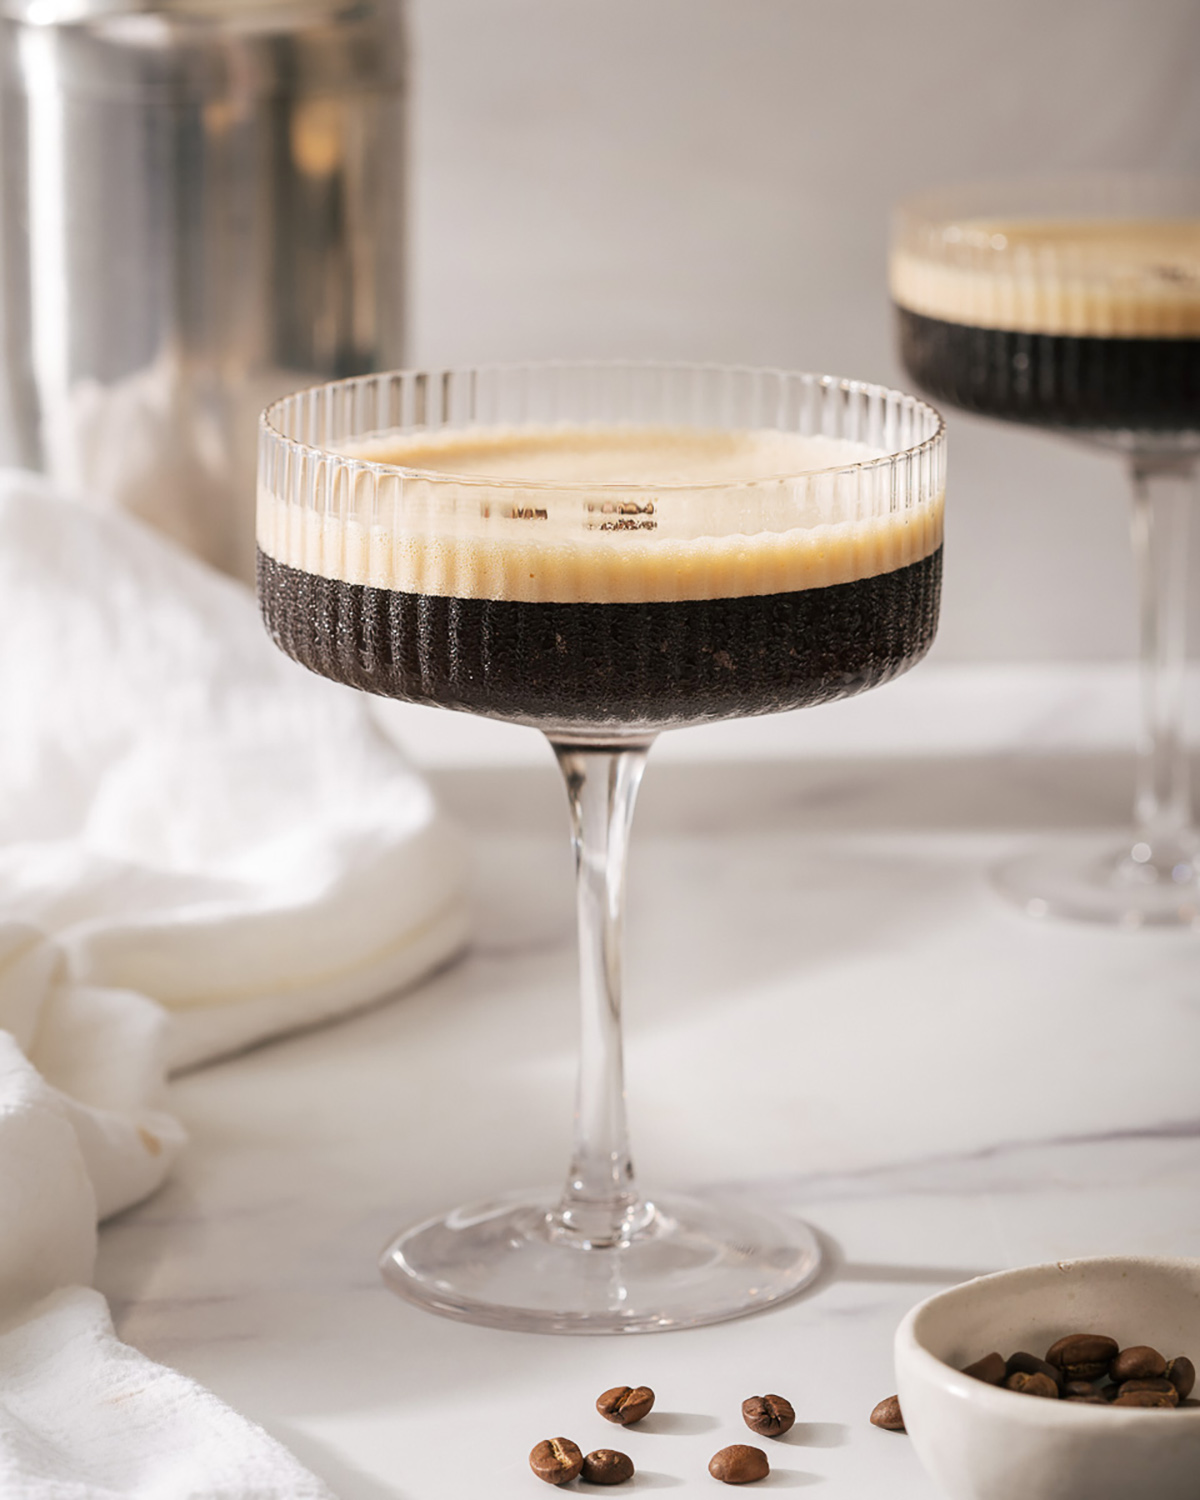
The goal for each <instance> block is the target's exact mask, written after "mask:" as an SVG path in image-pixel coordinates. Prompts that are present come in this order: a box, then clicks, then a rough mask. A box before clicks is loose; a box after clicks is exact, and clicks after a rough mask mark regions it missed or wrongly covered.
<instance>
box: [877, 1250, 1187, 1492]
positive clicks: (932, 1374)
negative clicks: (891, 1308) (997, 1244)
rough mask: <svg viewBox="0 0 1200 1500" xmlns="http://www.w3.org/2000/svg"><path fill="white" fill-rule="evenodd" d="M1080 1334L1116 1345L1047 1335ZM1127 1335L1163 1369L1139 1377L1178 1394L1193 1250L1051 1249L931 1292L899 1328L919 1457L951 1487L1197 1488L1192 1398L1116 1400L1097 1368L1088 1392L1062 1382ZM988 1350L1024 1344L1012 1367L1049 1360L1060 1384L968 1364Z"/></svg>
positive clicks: (905, 1393)
mask: <svg viewBox="0 0 1200 1500" xmlns="http://www.w3.org/2000/svg"><path fill="white" fill-rule="evenodd" d="M1083 1335H1086V1336H1088V1337H1095V1338H1098V1339H1107V1340H1111V1341H1112V1342H1113V1343H1116V1344H1117V1346H1118V1347H1117V1350H1116V1354H1112V1351H1111V1346H1110V1345H1109V1344H1103V1345H1100V1346H1098V1347H1097V1346H1088V1345H1082V1346H1081V1345H1074V1346H1069V1347H1068V1348H1067V1350H1066V1352H1065V1353H1064V1351H1063V1350H1062V1349H1061V1348H1059V1347H1057V1346H1059V1345H1060V1344H1061V1343H1062V1341H1064V1340H1067V1339H1071V1338H1075V1337H1078V1336H1083ZM1138 1348H1148V1349H1150V1350H1152V1351H1154V1352H1157V1353H1159V1354H1161V1355H1162V1356H1163V1366H1162V1369H1163V1373H1162V1374H1161V1375H1153V1376H1152V1375H1146V1376H1144V1377H1140V1378H1142V1379H1147V1380H1158V1379H1162V1380H1164V1381H1167V1383H1168V1384H1170V1385H1172V1386H1173V1387H1174V1389H1175V1392H1176V1395H1177V1396H1178V1393H1179V1390H1180V1388H1181V1387H1182V1386H1186V1385H1187V1379H1188V1375H1189V1373H1190V1372H1189V1368H1188V1365H1186V1364H1184V1363H1183V1361H1185V1360H1189V1361H1190V1360H1191V1359H1194V1358H1195V1357H1196V1355H1197V1352H1198V1351H1200V1261H1197V1260H1172V1259H1167V1258H1159V1257H1152V1256H1146V1257H1142V1256H1114V1257H1104V1258H1097V1259H1093V1260H1075V1261H1053V1262H1050V1263H1049V1264H1047V1265H1041V1266H1028V1267H1025V1268H1023V1269H1021V1270H1017V1271H1004V1272H1001V1273H999V1274H997V1275H994V1276H985V1277H979V1278H977V1279H976V1280H974V1281H969V1282H965V1283H963V1284H962V1285H961V1286H956V1287H953V1288H951V1289H950V1290H948V1291H945V1292H939V1293H938V1294H937V1295H936V1296H933V1297H930V1298H928V1299H927V1300H926V1301H924V1302H922V1303H921V1304H920V1305H919V1306H918V1307H916V1308H914V1309H913V1311H912V1312H911V1313H910V1314H909V1315H908V1316H907V1317H906V1318H905V1319H904V1321H903V1323H902V1324H901V1326H900V1328H899V1329H898V1331H897V1334H896V1344H895V1356H896V1378H897V1387H898V1396H899V1403H900V1405H901V1406H902V1407H903V1410H904V1422H905V1426H906V1428H907V1430H908V1433H909V1436H910V1439H911V1441H912V1444H913V1447H914V1449H915V1450H916V1453H917V1456H918V1458H919V1459H920V1461H921V1463H922V1464H923V1465H924V1466H925V1468H926V1469H927V1470H928V1472H929V1474H930V1476H931V1478H932V1479H933V1480H934V1481H935V1482H936V1483H937V1484H938V1485H939V1486H940V1488H941V1489H942V1490H943V1491H944V1492H945V1494H946V1495H947V1496H948V1497H950V1500H1010V1497H1011V1500H1016V1497H1020V1500H1198V1497H1200V1406H1196V1407H1191V1406H1182V1405H1180V1406H1177V1407H1171V1406H1170V1404H1169V1403H1170V1400H1171V1397H1170V1395H1168V1394H1167V1393H1165V1392H1163V1391H1162V1390H1160V1389H1154V1390H1149V1391H1136V1390H1134V1391H1130V1392H1129V1393H1128V1394H1127V1395H1126V1396H1125V1397H1124V1399H1122V1393H1121V1390H1120V1387H1119V1386H1114V1385H1112V1384H1111V1382H1110V1380H1109V1378H1108V1372H1107V1371H1106V1372H1105V1373H1104V1375H1102V1376H1100V1377H1098V1378H1097V1379H1096V1380H1093V1381H1089V1382H1088V1385H1090V1386H1091V1387H1092V1388H1093V1389H1092V1390H1091V1391H1090V1392H1085V1391H1082V1390H1080V1391H1076V1390H1075V1389H1072V1390H1071V1392H1070V1393H1068V1391H1067V1386H1068V1384H1073V1382H1072V1381H1071V1380H1070V1379H1069V1377H1068V1376H1067V1369H1068V1368H1069V1369H1070V1370H1071V1372H1072V1375H1074V1374H1076V1373H1077V1372H1078V1371H1079V1370H1080V1368H1081V1367H1086V1366H1089V1365H1090V1366H1094V1365H1096V1364H1097V1363H1098V1362H1099V1359H1100V1357H1101V1353H1102V1352H1103V1351H1108V1352H1109V1353H1110V1355H1111V1359H1110V1365H1109V1368H1110V1369H1111V1366H1112V1362H1113V1360H1116V1359H1117V1358H1118V1357H1119V1356H1120V1355H1122V1354H1124V1353H1127V1352H1128V1351H1130V1350H1132V1349H1138ZM987 1351H992V1352H995V1353H1000V1354H1002V1355H1004V1356H1007V1355H1009V1351H1016V1352H1019V1353H1023V1354H1028V1355H1029V1359H1030V1362H1031V1368H1030V1369H1028V1370H1025V1371H1016V1370H1014V1371H1012V1373H1014V1374H1015V1373H1024V1374H1027V1375H1036V1374H1042V1373H1044V1371H1042V1370H1040V1369H1038V1368H1037V1367H1036V1366H1033V1365H1032V1361H1038V1362H1039V1363H1043V1364H1049V1365H1051V1366H1052V1368H1054V1369H1055V1370H1056V1371H1057V1372H1058V1374H1059V1376H1060V1377H1061V1379H1062V1394H1061V1396H1059V1397H1058V1398H1057V1399H1051V1398H1049V1397H1048V1396H1043V1397H1042V1398H1041V1399H1030V1397H1031V1395H1032V1393H1020V1392H1014V1391H1013V1390H1009V1389H1005V1388H1004V1387H1003V1386H997V1385H993V1384H990V1383H989V1382H988V1381H986V1380H982V1379H980V1378H978V1376H977V1375H975V1374H974V1373H973V1372H972V1373H970V1374H968V1373H966V1372H967V1371H968V1370H972V1367H973V1366H974V1365H977V1364H979V1363H980V1362H981V1361H982V1360H983V1359H985V1358H986V1357H987ZM1043 1355H1048V1356H1049V1355H1055V1356H1057V1358H1058V1360H1059V1361H1061V1362H1060V1363H1055V1360H1054V1359H1049V1358H1048V1359H1045V1360H1043V1359H1042V1356H1043ZM1084 1356H1094V1357H1091V1358H1088V1357H1084ZM1005 1362H1006V1366H1007V1365H1008V1363H1009V1361H1008V1360H1007V1359H1006V1361H1005ZM1021 1363H1025V1361H1024V1360H1022V1361H1021ZM1151 1363H1153V1361H1151ZM991 1368H992V1369H994V1363H993V1364H992V1365H991ZM1168 1368H1170V1369H1171V1370H1172V1373H1173V1374H1174V1375H1175V1376H1176V1378H1177V1379H1178V1381H1179V1385H1176V1384H1175V1381H1174V1380H1170V1379H1168V1377H1167V1374H1166V1371H1167V1369H1168ZM1117 1373H1118V1374H1125V1373H1126V1366H1125V1365H1118V1367H1117ZM1008 1378H1009V1377H1008V1375H1007V1374H1006V1377H1005V1379H1006V1380H1007V1379H1008ZM1129 1378H1130V1379H1138V1378H1139V1377H1137V1376H1132V1375H1131V1376H1130V1377H1129ZM1097 1388H1098V1390H1099V1394H1098V1393H1097ZM1108 1392H1112V1393H1113V1398H1112V1399H1111V1400H1110V1399H1108V1395H1107V1393H1108ZM1181 1399H1182V1398H1181ZM1160 1402H1161V1403H1163V1404H1162V1405H1159V1404H1157V1403H1160ZM1151 1403H1155V1404H1153V1405H1152V1404H1151Z"/></svg>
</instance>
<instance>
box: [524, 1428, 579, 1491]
mask: <svg viewBox="0 0 1200 1500" xmlns="http://www.w3.org/2000/svg"><path fill="white" fill-rule="evenodd" d="M529 1467H530V1468H531V1469H532V1470H533V1472H534V1473H535V1474H536V1475H537V1477H538V1478H539V1479H544V1480H545V1481H546V1483H547V1484H570V1482H571V1480H572V1479H575V1478H576V1477H577V1476H578V1474H579V1471H580V1469H582V1468H583V1454H582V1453H581V1452H580V1451H579V1448H578V1446H577V1445H576V1444H575V1443H573V1442H572V1441H571V1439H570V1438H564V1437H556V1438H543V1439H542V1441H541V1442H540V1443H539V1444H538V1445H537V1447H536V1448H535V1449H534V1450H533V1452H532V1453H531V1454H530V1455H529Z"/></svg>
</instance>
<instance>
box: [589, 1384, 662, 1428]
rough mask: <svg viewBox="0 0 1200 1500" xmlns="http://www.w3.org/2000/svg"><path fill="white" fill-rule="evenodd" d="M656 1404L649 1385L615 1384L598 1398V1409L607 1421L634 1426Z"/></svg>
mask: <svg viewBox="0 0 1200 1500" xmlns="http://www.w3.org/2000/svg"><path fill="white" fill-rule="evenodd" d="M653 1405H654V1392H653V1391H652V1390H651V1389H650V1387H649V1386H648V1385H614V1386H613V1388H612V1390H611V1391H605V1392H604V1394H603V1395H602V1396H598V1397H597V1398H596V1410H597V1411H598V1412H599V1413H600V1415H601V1416H602V1417H604V1418H605V1420H606V1421H609V1422H617V1423H619V1424H620V1425H621V1426H622V1427H632V1426H633V1424H634V1423H635V1422H640V1421H641V1420H642V1418H643V1417H645V1416H648V1415H649V1413H650V1408H651V1407H652V1406H653Z"/></svg>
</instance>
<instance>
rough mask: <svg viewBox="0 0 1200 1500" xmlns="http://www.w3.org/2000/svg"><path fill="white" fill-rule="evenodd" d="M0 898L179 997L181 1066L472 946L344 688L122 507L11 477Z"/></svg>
mask: <svg viewBox="0 0 1200 1500" xmlns="http://www.w3.org/2000/svg"><path fill="white" fill-rule="evenodd" d="M0 642H2V643H3V649H0V703H3V705H4V715H3V723H4V727H3V732H2V733H0V913H2V914H4V915H5V916H8V917H16V918H23V919H25V920H28V921H31V922H33V923H35V924H36V925H37V926H39V927H40V928H43V929H45V930H47V931H49V932H52V933H54V934H55V936H56V937H58V939H59V941H60V942H61V944H62V946H63V948H64V949H65V951H66V954H67V961H68V966H69V969H70V973H71V976H72V978H74V979H76V980H78V981H80V982H82V983H87V984H92V985H99V986H111V987H116V988H120V989H133V990H137V991H140V992H141V993H143V994H146V995H149V996H151V997H152V998H153V999H155V1000H157V1001H158V1002H159V1003H160V1004H162V1005H165V1006H167V1007H168V1008H169V1009H170V1010H171V1011H172V1012H173V1013H174V1015H175V1023H176V1024H175V1025H174V1026H173V1027H172V1029H171V1037H170V1056H171V1062H172V1065H173V1066H175V1067H180V1066H187V1065H190V1064H193V1063H197V1062H201V1061H205V1060H207V1059H209V1058H212V1057H214V1056H217V1055H219V1054H220V1053H222V1052H228V1051H232V1050H234V1049H236V1048H239V1047H244V1046H245V1045H247V1044H248V1043H250V1042H253V1041H257V1040H258V1039H259V1038H261V1037H263V1036H267V1035H270V1034H273V1033H276V1032H279V1031H282V1030H285V1029H288V1028H294V1027H297V1026H301V1025H306V1024H309V1023H311V1022H314V1021H318V1020H323V1019H325V1018H327V1017H329V1016H332V1015H334V1014H336V1013H338V1012H339V1011H344V1010H348V1009H351V1008H353V1007H355V1006H359V1005H362V1004H364V1003H366V1002H368V1001H370V1000H374V999H377V998H378V997H379V996H381V995H386V994H388V993H390V992H392V991H394V990H396V989H398V988H400V987H401V986H403V985H405V984H408V983H411V982H412V981H413V980H414V979H416V978H418V977H420V976H421V975H422V974H425V973H427V972H428V971H429V969H430V968H431V967H433V966H434V965H436V964H438V963H440V962H442V961H444V960H445V959H446V958H447V957H448V956H449V955H450V954H452V953H453V952H454V951H455V950H456V949H457V948H458V947H459V946H460V945H461V943H462V941H463V938H464V935H465V916H464V905H463V899H462V885H463V883H462V858H461V852H460V850H459V847H458V845H457V843H456V841H455V840H454V838H453V837H452V835H451V834H450V832H449V830H448V829H447V827H446V825H445V824H444V823H443V822H442V820H441V819H440V818H439V817H438V815H437V812H436V809H435V806H434V803H433V800H432V798H431V796H430V794H429V791H428V789H427V787H426V786H425V785H424V783H423V782H422V781H421V780H420V779H419V778H418V777H417V776H416V775H415V774H414V773H413V772H412V771H411V770H410V769H409V768H408V767H407V766H406V765H405V764H404V762H403V761H402V759H401V758H400V756H399V754H398V753H397V751H396V750H395V748H394V747H393V746H392V745H391V744H390V743H388V742H387V741H386V740H385V739H384V737H383V736H382V735H381V734H380V733H379V732H378V731H377V730H375V729H374V728H373V727H372V724H371V722H370V719H369V715H368V713H367V711H366V708H365V705H364V704H363V702H362V701H361V700H359V699H358V697H357V696H356V695H354V694H352V693H350V692H348V691H347V690H346V689H343V688H338V687H335V686H334V685H333V684H331V683H327V682H323V681H321V680H320V679H319V678H316V677H313V676H311V675H310V674H309V673H307V672H305V671H304V670H303V669H302V668H300V667H298V666H296V664H295V663H294V662H291V661H289V660H288V659H287V658H286V657H285V656H283V655H282V654H281V653H280V652H279V651H277V650H276V648H275V647H274V646H273V645H272V644H271V642H270V640H269V639H268V638H267V635H266V632H265V631H264V629H263V626H262V622H261V621H260V620H259V618H258V612H257V610H256V609H255V607H254V602H253V600H252V599H251V597H250V596H249V594H248V593H247V592H246V590H245V589H243V588H242V587H241V586H240V585H239V584H236V583H233V582H232V581H230V580H229V579H227V578H224V577H223V576H221V575H219V574H217V573H215V572H213V571H211V570H210V569H208V568H206V567H204V566H203V565H202V564H200V563H198V562H196V561H195V560H194V559H192V558H191V557H189V556H188V555H187V554H186V553H184V552H182V551H179V550H178V549H176V548H174V547H173V546H171V545H170V544H169V543H168V542H165V541H164V540H162V539H161V538H160V537H158V536H157V535H155V534H154V533H153V532H151V531H149V530H148V529H147V528H145V527H143V526H141V525H140V524H138V523H137V522H135V521H131V520H129V519H127V518H125V517H123V516H121V515H118V514H109V515H102V514H97V513H95V512H93V511H90V510H88V509H85V508H83V507H82V506H78V505H75V504H73V503H71V502H70V501H65V500H63V499H62V498H61V497H60V496H58V495H57V494H56V493H55V492H54V491H53V490H52V489H51V487H50V486H49V485H48V484H47V483H46V482H44V481H41V480H39V479H37V478H36V477H34V476H31V475H28V474H23V473H16V472H12V471H9V472H2V471H0Z"/></svg>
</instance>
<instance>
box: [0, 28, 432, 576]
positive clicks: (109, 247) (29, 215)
mask: <svg viewBox="0 0 1200 1500" xmlns="http://www.w3.org/2000/svg"><path fill="white" fill-rule="evenodd" d="M405 69H406V58H405V45H404V16H403V11H402V6H401V3H400V0H158V3H154V0H0V165H2V169H3V177H2V182H3V189H2V191H3V198H2V202H0V310H2V315H3V326H2V329H0V335H2V337H0V460H3V461H6V462H10V463H21V464H25V465H27V466H30V467H34V468H39V469H43V470H45V471H46V472H47V473H49V474H50V475H51V476H53V477H54V478H55V479H58V480H61V481H62V482H63V483H64V484H65V485H67V486H69V487H70V488H72V489H73V490H76V491H79V492H81V493H84V494H88V495H90V496H92V497H94V498H97V499H99V500H100V501H101V502H103V503H107V504H112V505H117V506H121V507H123V508H125V509H127V510H130V511H133V512H135V513H136V514H138V515H141V516H142V517H144V518H145V519H147V520H149V521H150V522H152V523H153V524H155V525H157V526H158V527H160V528H161V529H162V530H164V531H166V532H167V533H169V534H170V535H172V536H173V537H175V538H176V539H177V540H179V541H181V542H182V543H184V544H185V545H187V546H189V547H191V548H192V549H193V550H195V551H196V552H198V553H199V554H200V555H201V556H203V557H205V558H207V559H208V560H209V561H210V562H213V563H215V564H217V565H218V566H219V567H222V568H225V569H227V570H228V571H230V572H234V573H237V574H239V575H241V576H243V577H249V576H250V575H251V573H252V570H253V559H254V541H253V509H254V453H255V443H256V418H257V414H258V412H259V411H260V410H261V408H262V407H263V406H264V405H265V404H266V403H267V402H268V401H269V400H271V399H273V398H274V397H276V396H278V395H280V394H283V393H284V392H286V391H288V390H292V389H295V388H296V387H298V386H301V385H306V384H311V383H313V382H314V381H316V380H320V379H324V378H326V377H332V376H341V375H348V374H355V373H359V372H363V371H368V370H374V369H379V368H383V367H387V366H390V365H395V364H398V363H401V362H402V357H403V350H402V342H403V332H404V327H403V271H404V266H403V256H404V222H403V217H404V177H405V168H406V160H405V108H404V81H405Z"/></svg>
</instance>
